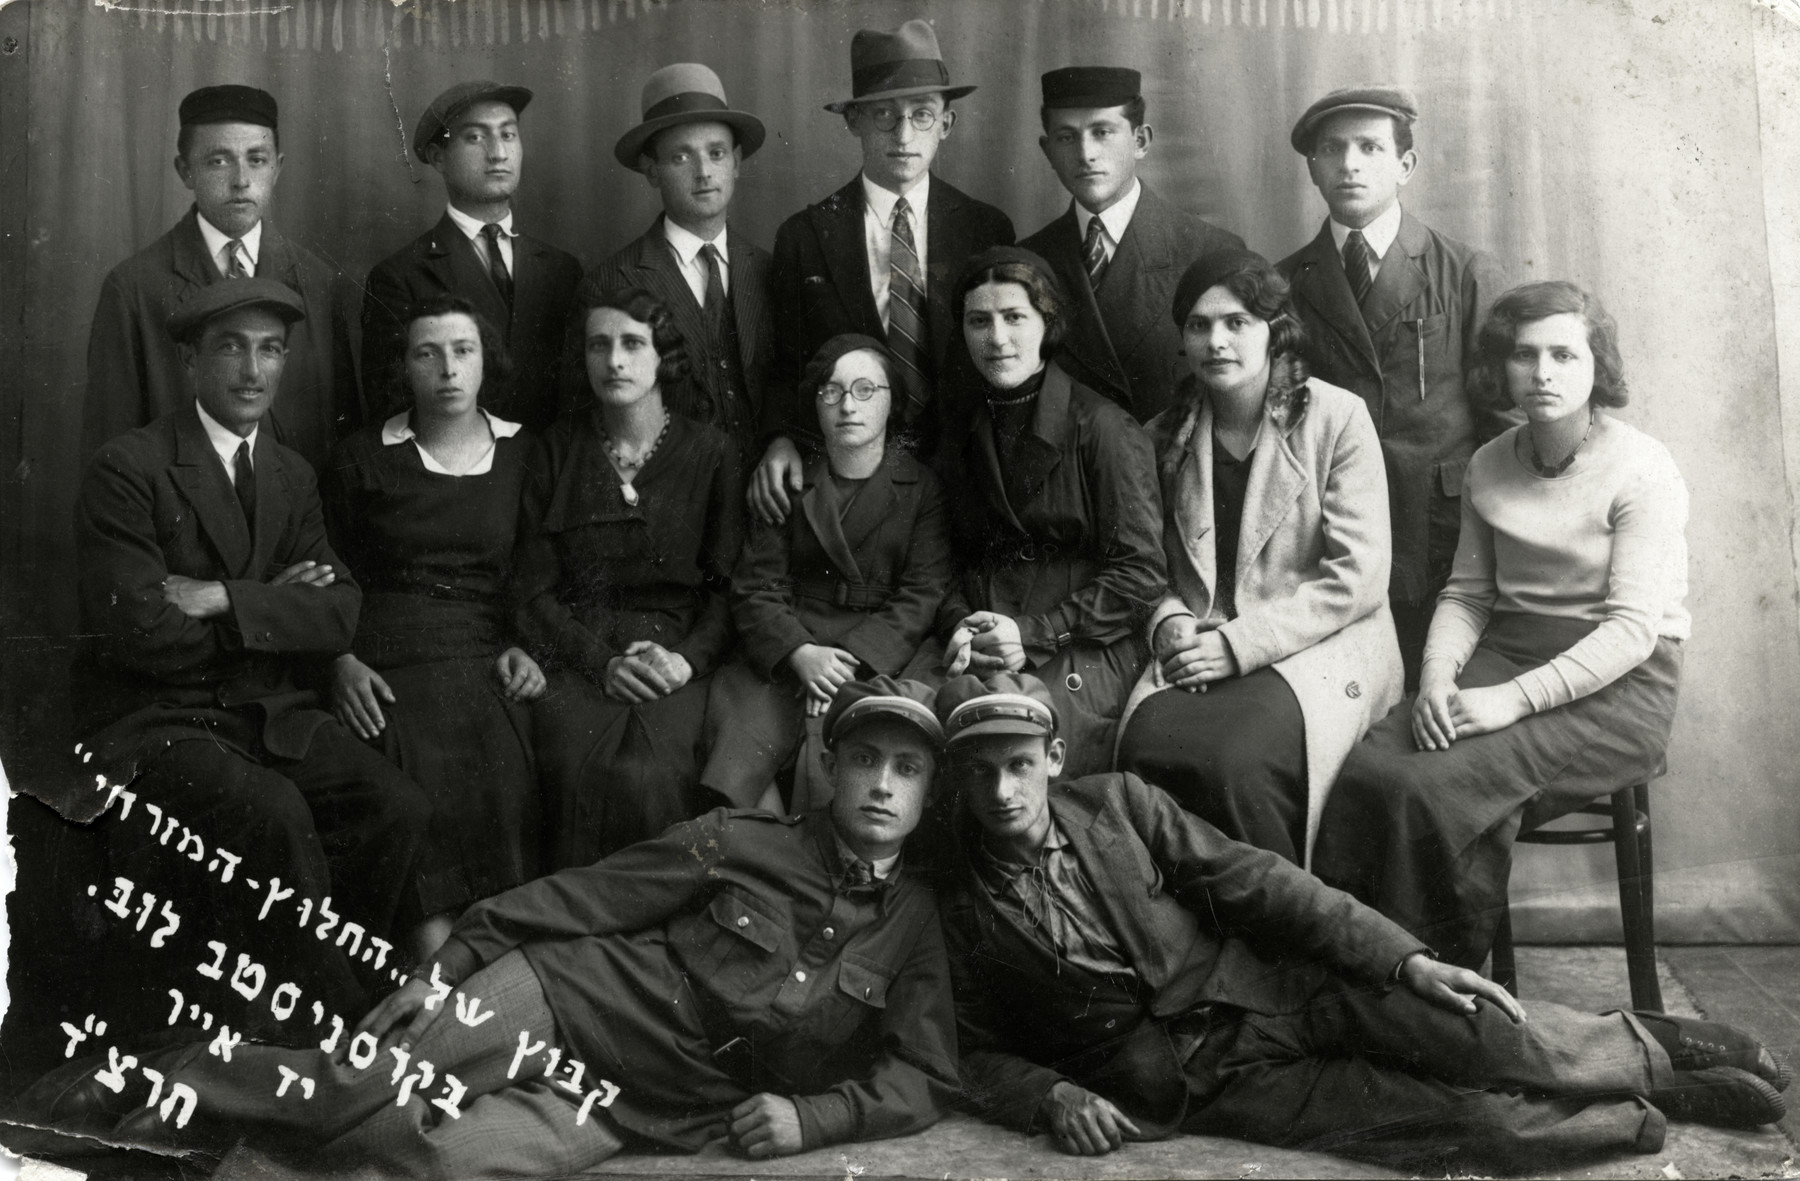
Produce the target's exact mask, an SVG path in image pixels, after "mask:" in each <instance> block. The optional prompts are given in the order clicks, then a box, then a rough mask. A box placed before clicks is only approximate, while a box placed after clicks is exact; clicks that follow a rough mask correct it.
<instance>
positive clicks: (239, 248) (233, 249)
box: [225, 238, 250, 279]
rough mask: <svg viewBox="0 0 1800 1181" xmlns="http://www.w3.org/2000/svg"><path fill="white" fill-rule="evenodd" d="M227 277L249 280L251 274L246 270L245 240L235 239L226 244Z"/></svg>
mask: <svg viewBox="0 0 1800 1181" xmlns="http://www.w3.org/2000/svg"><path fill="white" fill-rule="evenodd" d="M225 277H226V278H227V279H248V278H249V277H250V272H249V271H247V270H245V269H244V240H243V239H242V238H233V239H232V240H231V241H229V242H227V243H225Z"/></svg>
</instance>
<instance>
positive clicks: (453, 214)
mask: <svg viewBox="0 0 1800 1181" xmlns="http://www.w3.org/2000/svg"><path fill="white" fill-rule="evenodd" d="M444 212H446V213H448V214H449V215H450V220H451V221H453V222H455V223H456V228H457V229H459V230H461V231H462V232H463V236H464V237H465V238H467V239H468V240H469V241H471V242H473V241H474V240H475V239H477V238H479V237H481V227H482V226H484V225H486V224H487V223H486V222H482V221H477V220H476V219H475V218H472V217H470V216H469V215H468V214H466V213H464V212H463V211H462V210H460V209H458V208H457V207H456V206H454V205H446V206H444ZM494 224H495V225H497V226H499V227H500V232H501V233H502V234H504V235H506V236H507V237H508V238H515V237H517V236H518V235H517V234H516V233H514V232H513V215H512V210H510V209H508V210H507V211H506V216H505V217H503V218H501V219H500V220H499V221H497V222H495V223H494Z"/></svg>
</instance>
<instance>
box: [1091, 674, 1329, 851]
mask: <svg viewBox="0 0 1800 1181" xmlns="http://www.w3.org/2000/svg"><path fill="white" fill-rule="evenodd" d="M1119 770H1121V771H1131V772H1134V773H1136V774H1137V776H1138V777H1139V778H1141V779H1143V780H1144V781H1145V782H1146V783H1152V784H1155V785H1156V786H1157V787H1160V788H1162V789H1163V790H1164V791H1166V792H1168V793H1169V794H1170V795H1172V796H1174V797H1175V800H1176V802H1177V803H1179V804H1180V805H1181V806H1182V807H1183V808H1186V809H1187V810H1188V811H1189V812H1192V813H1194V815H1196V816H1198V817H1200V818H1201V819H1202V820H1206V821H1208V822H1210V823H1211V824H1212V825H1213V826H1214V827H1216V828H1217V829H1218V830H1219V831H1221V832H1223V833H1224V834H1225V835H1226V836H1228V837H1231V838H1232V839H1233V840H1238V841H1243V842H1244V843H1245V844H1250V845H1255V846H1257V847H1258V848H1260V849H1268V850H1270V851H1271V852H1275V853H1279V854H1281V855H1282V856H1283V857H1286V858H1287V859H1288V860H1289V861H1292V862H1293V863H1294V864H1296V865H1298V864H1300V850H1301V845H1302V842H1304V841H1305V840H1306V719H1305V717H1304V716H1302V714H1301V713H1300V702H1299V700H1298V699H1297V698H1296V697H1295V696H1294V691H1293V690H1292V689H1291V688H1289V687H1288V683H1287V680H1286V679H1285V678H1284V677H1282V675H1281V674H1280V673H1278V672H1276V671H1275V670H1274V669H1272V668H1260V669H1257V670H1256V671H1255V672H1253V673H1250V674H1249V675H1247V676H1242V677H1231V678H1228V679H1226V680H1223V681H1214V682H1212V683H1211V684H1210V685H1208V686H1207V690H1206V692H1204V693H1189V692H1187V691H1186V690H1184V689H1166V690H1164V691H1163V692H1161V693H1156V694H1152V695H1151V696H1149V697H1147V698H1145V699H1144V703H1143V704H1142V705H1140V706H1138V708H1137V711H1136V712H1135V713H1133V714H1132V715H1131V721H1130V722H1129V723H1128V724H1127V725H1126V727H1125V734H1124V736H1123V737H1122V738H1121V739H1120V741H1119Z"/></svg>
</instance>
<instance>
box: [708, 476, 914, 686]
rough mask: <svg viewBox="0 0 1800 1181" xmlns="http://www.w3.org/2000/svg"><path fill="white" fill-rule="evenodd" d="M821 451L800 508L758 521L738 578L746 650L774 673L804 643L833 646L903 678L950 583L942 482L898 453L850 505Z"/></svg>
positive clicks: (736, 602)
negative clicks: (783, 517)
mask: <svg viewBox="0 0 1800 1181" xmlns="http://www.w3.org/2000/svg"><path fill="white" fill-rule="evenodd" d="M843 495H844V494H843V492H842V491H841V490H840V489H839V488H838V486H837V483H836V481H835V480H833V479H832V476H831V468H830V466H829V464H828V463H827V462H826V459H825V457H824V456H823V455H818V456H815V457H814V458H813V459H812V460H811V461H810V462H809V463H808V464H807V471H806V491H805V492H804V493H803V494H802V495H801V497H800V511H799V512H797V513H789V514H788V519H787V521H786V522H784V523H783V524H780V525H773V526H771V525H758V526H757V527H756V528H755V529H754V530H753V531H752V532H751V534H750V537H749V540H748V541H746V542H745V543H744V551H743V553H742V554H741V555H740V556H739V558H738V563H737V569H736V571H735V572H734V573H733V575H732V579H731V616H732V619H733V620H734V621H735V622H736V623H737V630H738V638H739V639H740V640H741V641H742V642H743V645H744V652H745V655H746V656H748V657H749V659H750V663H751V664H752V665H754V666H755V668H756V669H757V671H758V672H760V673H762V675H763V676H764V677H770V678H772V677H773V676H774V675H775V672H776V671H777V670H778V669H779V668H780V667H781V663H782V661H784V660H786V659H787V656H788V654H789V653H791V652H792V651H793V650H794V649H795V648H798V647H799V646H800V645H802V644H830V645H833V646H835V647H839V648H843V649H845V650H846V651H849V652H853V653H855V654H856V658H857V659H858V660H860V661H862V662H863V663H864V664H866V665H868V666H869V667H870V668H872V669H874V670H875V671H876V672H878V673H886V674H888V675H889V676H893V675H896V674H898V673H899V672H900V670H901V669H903V668H904V667H906V662H907V661H908V660H910V659H912V656H913V653H914V652H915V651H916V650H917V649H918V647H919V643H920V641H921V640H923V639H924V638H925V636H926V634H927V633H928V632H929V631H930V630H931V625H932V622H933V620H934V619H935V618H936V615H937V609H938V604H939V603H941V602H942V601H943V598H944V592H945V590H946V589H948V587H949V585H950V539H949V537H948V535H947V533H946V531H945V530H946V526H945V522H944V491H943V487H942V485H940V484H939V483H938V478H937V477H936V476H935V475H933V474H932V473H931V471H930V470H929V469H927V468H926V467H925V466H924V465H923V464H921V463H919V461H918V460H916V459H914V458H912V457H911V456H910V455H906V454H903V453H901V452H899V451H897V450H893V449H890V450H889V451H888V453H887V455H886V456H885V457H884V458H883V459H882V461H881V466H880V467H878V468H876V469H875V473H874V474H873V475H871V476H870V477H869V479H868V482H867V483H865V484H864V485H863V487H862V490H861V492H859V493H858V494H857V496H856V499H855V501H853V502H852V503H851V505H850V507H849V509H848V510H844V509H843V508H842V507H841V505H842V496H843Z"/></svg>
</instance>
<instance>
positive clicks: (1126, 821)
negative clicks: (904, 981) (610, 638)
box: [936, 674, 1788, 1169]
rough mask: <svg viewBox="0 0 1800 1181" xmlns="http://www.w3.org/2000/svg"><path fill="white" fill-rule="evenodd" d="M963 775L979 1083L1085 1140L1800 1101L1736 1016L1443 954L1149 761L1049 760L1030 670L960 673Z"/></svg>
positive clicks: (961, 934)
mask: <svg viewBox="0 0 1800 1181" xmlns="http://www.w3.org/2000/svg"><path fill="white" fill-rule="evenodd" d="M936 705H937V712H938V717H939V719H940V720H941V721H942V723H943V727H944V734H945V741H946V743H947V751H946V761H947V768H946V772H945V775H946V778H945V782H946V783H948V784H949V785H951V786H952V787H953V788H954V790H955V791H956V792H957V794H958V797H959V799H958V801H957V808H958V817H957V826H956V827H957V833H956V842H955V843H956V855H955V859H956V868H955V881H954V885H953V886H946V887H945V891H946V893H945V897H944V912H943V913H944V934H945V939H946V941H947V942H948V944H949V946H950V957H951V960H950V962H951V965H952V978H953V979H954V981H955V987H956V1008H957V1019H958V1037H959V1040H960V1043H961V1048H962V1073H963V1082H964V1094H965V1096H966V1097H967V1098H968V1099H969V1100H970V1101H971V1102H972V1103H973V1104H974V1106H975V1107H976V1108H977V1109H978V1110H979V1111H980V1112H982V1113H983V1114H984V1115H986V1116H987V1117H988V1118H989V1119H992V1120H994V1121H996V1122H998V1123H1002V1124H1005V1125H1008V1126H1010V1127H1014V1128H1018V1129H1020V1130H1023V1131H1026V1132H1032V1131H1038V1130H1047V1131H1049V1132H1050V1134H1051V1135H1052V1136H1053V1137H1054V1138H1055V1139H1056V1142H1057V1144H1058V1145H1059V1146H1061V1147H1062V1148H1063V1149H1064V1150H1065V1151H1068V1152H1074V1153H1083V1154H1098V1153H1105V1152H1110V1151H1112V1150H1113V1149H1115V1148H1117V1147H1119V1145H1120V1144H1121V1143H1122V1142H1124V1141H1126V1140H1150V1139H1157V1138H1160V1137H1164V1136H1168V1135H1171V1134H1173V1133H1175V1132H1177V1131H1181V1132H1191V1133H1200V1134H1210V1135H1224V1136H1235V1137H1239V1138H1243V1139H1247V1140H1254V1141H1258V1142H1261V1143H1265V1144H1274V1145H1280V1146H1283V1147H1288V1148H1303V1149H1314V1150H1319V1151H1330V1152H1338V1153H1342V1154H1344V1155H1349V1156H1358V1157H1364V1158H1367V1159H1372V1160H1376V1161H1380V1162H1384V1163H1387V1164H1391V1165H1396V1166H1403V1167H1408V1168H1412V1167H1425V1165H1426V1162H1430V1167H1432V1168H1437V1167H1440V1165H1441V1164H1442V1163H1444V1162H1443V1160H1442V1158H1445V1157H1450V1156H1454V1157H1455V1162H1456V1167H1457V1168H1458V1169H1461V1168H1477V1167H1483V1168H1492V1167H1495V1166H1501V1167H1507V1168H1515V1169H1516V1168H1523V1167H1529V1166H1530V1165H1531V1164H1532V1163H1533V1162H1544V1163H1550V1164H1555V1163H1566V1162H1567V1161H1568V1160H1570V1159H1571V1158H1573V1157H1575V1156H1577V1155H1580V1154H1587V1153H1594V1152H1623V1151H1636V1152H1655V1151H1657V1150H1658V1149H1660V1148H1661V1147H1662V1144H1663V1135H1664V1131H1665V1127H1666V1121H1667V1119H1668V1118H1674V1119H1689V1120H1698V1121H1701V1122H1705V1123H1714V1124H1721V1125H1724V1126H1727V1127H1756V1126H1758V1125H1762V1124H1769V1123H1774V1122H1775V1121H1776V1120H1779V1119H1780V1118H1781V1116H1782V1114H1783V1112H1784V1111H1785V1110H1786V1104H1785V1101H1784V1099H1783V1097H1782V1095H1781V1091H1782V1090H1784V1089H1785V1088H1786V1087H1787V1083H1788V1071H1787V1067H1786V1065H1785V1064H1784V1063H1782V1062H1781V1061H1780V1060H1779V1059H1777V1058H1776V1057H1775V1056H1774V1055H1773V1054H1771V1053H1770V1052H1769V1051H1768V1050H1766V1049H1764V1048H1763V1047H1762V1046H1760V1045H1758V1044H1757V1043H1756V1042H1755V1041H1754V1040H1752V1039H1751V1038H1750V1037H1749V1036H1748V1035H1747V1034H1744V1033H1743V1032H1741V1031H1739V1030H1736V1029H1733V1028H1731V1027H1730V1026H1725V1025H1717V1024H1712V1023H1707V1022H1700V1021H1693V1020H1687V1019H1683V1018H1676V1017H1667V1016H1663V1015H1661V1014H1650V1013H1627V1012H1622V1011H1615V1012H1612V1013H1608V1014H1605V1015H1602V1016H1597V1017H1596V1016H1589V1015H1587V1014H1583V1013H1578V1012H1575V1011H1573V1010H1571V1009H1566V1008H1563V1007H1562V1006H1559V1005H1553V1004H1547V1003H1541V1002H1539V1003H1534V1004H1533V1006H1532V1010H1531V1014H1530V1019H1529V1020H1527V1018H1526V1014H1525V1012H1524V1010H1523V1009H1521V1007H1520V1006H1519V1003H1518V1001H1516V1000H1515V999H1513V997H1512V996H1511V995H1509V994H1508V993H1507V992H1506V991H1505V990H1504V989H1502V988H1500V987H1499V986H1498V985H1496V984H1494V983H1492V982H1491V981H1488V980H1486V979H1484V978H1482V977H1481V976H1479V975H1477V974H1475V973H1473V972H1470V971H1468V970H1466V969H1462V968H1457V967H1453V966H1450V965H1447V964H1440V963H1438V962H1436V961H1435V960H1433V959H1432V958H1431V957H1430V952H1429V951H1428V950H1427V949H1426V948H1424V947H1423V946H1421V945H1420V944H1419V942H1418V941H1417V940H1416V939H1414V938H1412V937H1411V936H1409V935H1408V934H1407V933H1406V932H1405V931H1404V930H1402V929H1401V928H1400V927H1398V926H1396V925H1395V924H1393V923H1391V922H1389V921H1388V920H1387V919H1385V918H1383V917H1381V915H1379V914H1378V913H1376V912H1375V911H1373V910H1370V909H1369V908H1368V907H1365V906H1363V905H1362V904H1361V903H1358V902H1357V901H1356V900H1355V899H1353V898H1351V897H1350V896H1349V895H1348V894H1343V893H1340V892H1339V891H1337V890H1333V889H1331V888H1329V887H1327V886H1325V885H1324V884H1322V883H1321V882H1319V881H1318V879H1316V878H1314V877H1313V876H1312V875H1310V874H1308V873H1306V872H1305V871H1303V870H1301V869H1299V868H1297V867H1295V866H1294V865H1292V864H1290V863H1289V862H1287V861H1285V860H1283V859H1282V858H1280V857H1278V856H1276V855H1275V854H1273V853H1269V852H1266V851H1263V850H1260V849H1255V848H1252V847H1251V846H1249V845H1244V844H1239V843H1238V842H1236V841H1232V840H1229V839H1227V838H1226V837H1225V836H1224V835H1223V834H1222V833H1220V832H1219V831H1218V830H1217V829H1215V828H1214V827H1212V826H1211V825H1210V824H1208V823H1206V822H1205V821H1203V820H1201V819H1199V818H1198V817H1195V816H1193V815H1191V814H1189V813H1187V812H1184V811H1183V810H1182V809H1181V808H1180V807H1179V806H1178V805H1177V804H1176V803H1175V802H1174V801H1173V800H1172V799H1171V798H1170V797H1169V796H1167V795H1165V794H1164V793H1163V792H1161V791H1160V790H1158V789H1156V788H1154V787H1151V786H1149V785H1147V784H1145V783H1144V782H1143V781H1142V780H1140V779H1138V778H1137V777H1136V776H1133V775H1129V774H1112V775H1093V776H1088V777H1086V778H1082V779H1076V780H1072V781H1064V782H1060V783H1058V782H1053V781H1054V780H1055V779H1056V778H1057V775H1058V774H1059V772H1060V771H1061V769H1062V764H1063V753H1064V752H1063V742H1062V740H1061V739H1059V738H1057V737H1056V728H1057V718H1056V713H1055V710H1054V709H1053V707H1052V706H1051V704H1050V697H1049V694H1048V693H1047V692H1046V691H1045V689H1044V686H1043V685H1042V684H1041V683H1040V682H1039V681H1038V680H1037V679H1036V678H1035V677H1031V676H1015V675H1011V674H1000V675H996V676H994V677H992V678H990V679H989V680H987V681H986V682H985V683H984V682H982V681H980V680H978V679H977V678H975V677H972V676H964V677H958V678H956V679H954V680H952V681H950V682H949V683H947V684H946V685H945V686H944V687H943V688H942V689H940V690H939V691H938V695H937V701H936Z"/></svg>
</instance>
